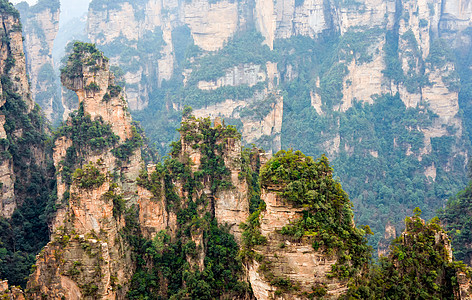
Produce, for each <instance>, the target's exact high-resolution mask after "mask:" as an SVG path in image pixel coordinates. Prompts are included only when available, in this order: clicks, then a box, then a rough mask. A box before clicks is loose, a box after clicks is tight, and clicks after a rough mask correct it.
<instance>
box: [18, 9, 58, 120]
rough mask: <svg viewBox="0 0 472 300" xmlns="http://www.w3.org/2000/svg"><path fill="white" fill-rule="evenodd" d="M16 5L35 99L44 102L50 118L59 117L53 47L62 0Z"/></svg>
mask: <svg viewBox="0 0 472 300" xmlns="http://www.w3.org/2000/svg"><path fill="white" fill-rule="evenodd" d="M17 8H18V10H19V11H20V15H21V21H22V24H23V33H24V37H25V40H24V46H25V54H26V65H27V69H28V74H29V76H30V81H31V92H32V95H33V99H34V100H35V101H36V103H38V104H39V105H40V106H41V108H42V109H43V111H44V113H45V114H46V117H47V118H48V119H49V120H51V121H54V120H57V119H58V118H60V116H61V111H60V110H58V109H59V107H58V106H57V105H58V103H57V101H58V98H57V86H56V74H55V72H54V62H53V59H52V48H53V44H54V40H55V38H56V35H57V32H58V31H59V13H60V3H59V0H54V1H45V0H42V1H39V3H37V4H36V5H33V6H31V7H30V6H29V5H28V4H27V3H26V2H23V3H21V4H19V5H18V6H17Z"/></svg>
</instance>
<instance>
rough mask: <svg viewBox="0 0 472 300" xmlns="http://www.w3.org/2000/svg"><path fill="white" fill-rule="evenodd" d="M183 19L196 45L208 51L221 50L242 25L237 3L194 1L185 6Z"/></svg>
mask: <svg viewBox="0 0 472 300" xmlns="http://www.w3.org/2000/svg"><path fill="white" fill-rule="evenodd" d="M182 18H183V22H184V23H185V24H187V25H188V26H189V28H190V30H191V32H192V36H193V39H194V41H195V45H197V46H199V47H200V48H202V49H204V50H207V51H215V50H218V49H221V48H222V47H223V45H224V42H225V41H227V40H228V39H229V38H230V37H232V36H233V34H234V33H235V32H236V31H237V30H238V29H239V28H238V27H239V26H240V25H241V24H239V13H238V2H236V1H227V0H224V1H217V2H211V1H208V0H193V1H191V2H190V3H184V4H183V14H182Z"/></svg>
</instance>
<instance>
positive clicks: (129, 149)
mask: <svg viewBox="0 0 472 300" xmlns="http://www.w3.org/2000/svg"><path fill="white" fill-rule="evenodd" d="M143 145H144V144H143V138H142V137H141V135H140V134H139V133H138V130H137V129H136V127H134V126H133V127H132V128H131V137H130V138H129V139H127V140H126V141H125V142H124V143H122V144H121V145H119V146H118V147H116V148H115V149H113V150H112V153H113V155H115V157H116V158H118V159H120V160H122V161H129V158H130V156H131V155H133V154H134V152H135V151H136V150H137V149H139V148H141V147H142V146H143Z"/></svg>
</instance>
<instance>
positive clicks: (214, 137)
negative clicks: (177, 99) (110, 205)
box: [123, 108, 250, 299]
mask: <svg viewBox="0 0 472 300" xmlns="http://www.w3.org/2000/svg"><path fill="white" fill-rule="evenodd" d="M179 131H180V134H181V135H182V139H181V140H180V141H179V142H175V143H173V148H174V149H173V151H172V158H167V159H166V160H164V162H163V163H162V164H159V165H157V166H156V170H155V171H154V172H150V173H149V172H147V171H146V170H143V171H142V172H141V174H140V176H139V178H138V184H139V185H141V186H143V187H145V188H146V189H148V190H149V191H151V192H152V194H153V196H154V198H153V199H152V200H153V201H161V199H164V201H165V205H166V208H167V210H168V211H173V212H174V213H175V214H176V215H177V223H178V231H177V233H176V234H175V238H171V235H170V234H169V233H167V232H166V231H161V232H159V233H158V234H157V235H156V237H155V238H154V239H153V240H147V239H144V238H142V236H140V235H139V232H138V230H137V220H136V219H135V217H136V213H134V212H133V209H131V210H130V211H128V212H127V216H125V219H126V224H127V227H126V228H125V230H124V232H123V233H124V234H125V236H127V238H128V240H129V241H130V242H131V243H132V245H133V247H134V250H135V254H136V256H137V258H136V262H137V264H138V269H137V270H136V273H135V274H134V276H133V279H132V282H131V288H130V291H129V293H128V297H129V298H130V299H146V298H147V297H149V298H160V297H161V298H171V299H181V298H191V299H217V298H232V297H242V296H244V295H249V294H250V289H249V287H248V286H247V283H244V282H243V281H242V280H241V279H242V277H243V275H244V273H243V268H242V262H241V260H240V259H239V257H238V253H239V247H238V245H237V243H236V242H235V240H234V237H233V236H232V235H231V234H230V233H229V228H227V227H226V226H224V225H218V224H217V222H216V219H215V217H214V211H213V209H212V207H214V203H213V201H214V200H213V199H214V195H215V194H216V193H217V192H218V191H220V190H223V189H226V188H230V186H231V183H230V181H229V171H228V170H227V169H226V167H225V164H224V160H223V157H222V155H223V152H224V150H225V149H224V145H226V144H227V143H228V141H229V140H230V139H240V134H239V133H237V131H236V130H235V129H234V128H233V127H231V126H217V127H212V126H211V122H210V120H209V119H196V118H195V117H193V116H191V109H190V108H189V109H187V110H186V115H185V118H184V120H183V121H182V125H181V128H180V129H179ZM182 143H186V145H188V146H189V147H192V148H193V149H195V150H197V151H199V152H200V153H201V154H202V156H201V164H200V167H199V168H198V170H196V171H195V172H193V171H192V169H191V165H192V162H191V161H190V160H189V159H188V157H187V156H186V155H185V154H184V153H182V152H181V147H182ZM246 158H247V159H250V158H249V157H247V156H246ZM246 170H247V168H246ZM175 182H178V183H179V185H180V186H181V187H182V188H183V191H184V192H185V193H186V195H187V197H186V198H185V199H180V197H179V196H178V195H177V194H176V193H175V186H174V183H175ZM204 189H208V190H209V191H210V195H207V194H206V193H203V192H202V191H203V190H204ZM200 238H201V240H200ZM196 241H197V242H198V246H197V243H196ZM200 241H201V242H200ZM199 257H203V266H202V267H201V268H199V267H198V265H197V263H196V262H197V261H198V260H199Z"/></svg>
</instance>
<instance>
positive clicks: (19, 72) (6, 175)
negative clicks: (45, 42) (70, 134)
mask: <svg viewBox="0 0 472 300" xmlns="http://www.w3.org/2000/svg"><path fill="white" fill-rule="evenodd" d="M2 5H7V4H2ZM0 17H1V22H2V26H1V27H0V34H1V35H2V36H3V37H4V40H3V42H2V43H1V46H0V74H1V75H2V76H6V77H8V78H10V79H11V81H10V82H9V83H7V82H2V86H1V87H0V91H1V92H2V96H1V98H0V107H1V106H4V105H5V104H6V102H7V101H15V100H12V99H10V98H9V94H8V93H16V94H17V95H18V96H19V98H20V100H19V101H24V104H25V105H26V107H25V111H24V113H25V114H28V113H30V112H31V111H32V109H33V107H34V102H33V100H32V99H31V96H30V90H29V84H28V78H27V75H26V64H25V55H24V52H23V41H22V36H21V23H20V20H19V16H18V15H14V14H12V13H5V12H2V14H1V16H0ZM9 84H10V85H11V86H7V85H9ZM3 111H5V109H4V110H3ZM6 113H7V114H8V112H6ZM12 117H14V116H13V115H5V112H2V113H1V114H0V121H1V122H0V127H1V128H0V132H1V138H2V140H3V141H5V142H7V139H8V138H10V139H11V140H12V141H13V140H16V139H18V138H21V137H22V135H23V130H22V128H18V130H17V131H15V132H14V133H12V132H11V130H8V131H6V130H5V123H6V119H8V120H11V118H12ZM10 122H11V121H10ZM13 135H14V136H13ZM7 145H8V143H3V144H2V146H1V147H2V150H3V153H4V155H2V159H1V162H0V178H1V182H2V184H1V191H0V216H1V217H5V218H9V217H11V215H12V214H13V211H14V210H15V209H16V207H17V205H18V204H19V203H18V201H19V202H22V201H21V199H17V195H16V192H15V182H16V176H18V175H19V174H17V172H16V170H15V169H14V160H13V158H12V157H11V155H10V154H9V153H8V150H9V147H8V146H7Z"/></svg>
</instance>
